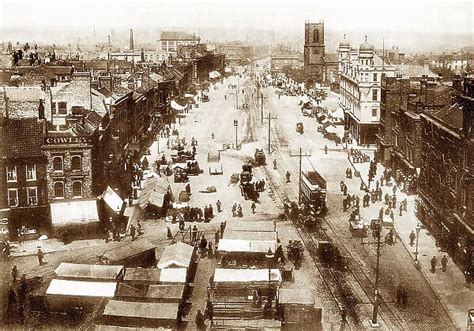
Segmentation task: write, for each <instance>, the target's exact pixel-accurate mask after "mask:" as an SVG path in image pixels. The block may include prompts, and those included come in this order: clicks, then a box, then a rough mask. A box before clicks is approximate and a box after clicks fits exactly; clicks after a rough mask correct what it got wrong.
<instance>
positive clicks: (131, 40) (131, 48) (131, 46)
mask: <svg viewBox="0 0 474 331" xmlns="http://www.w3.org/2000/svg"><path fill="white" fill-rule="evenodd" d="M133 49H134V47H133V29H130V50H131V51H133Z"/></svg>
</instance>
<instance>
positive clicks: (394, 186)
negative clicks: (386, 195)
mask: <svg viewBox="0 0 474 331" xmlns="http://www.w3.org/2000/svg"><path fill="white" fill-rule="evenodd" d="M392 192H393V194H395V193H397V185H395V184H394V185H393V189H392Z"/></svg>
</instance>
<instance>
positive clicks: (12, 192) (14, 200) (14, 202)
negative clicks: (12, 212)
mask: <svg viewBox="0 0 474 331" xmlns="http://www.w3.org/2000/svg"><path fill="white" fill-rule="evenodd" d="M8 205H9V206H10V207H16V206H18V189H16V188H9V189H8Z"/></svg>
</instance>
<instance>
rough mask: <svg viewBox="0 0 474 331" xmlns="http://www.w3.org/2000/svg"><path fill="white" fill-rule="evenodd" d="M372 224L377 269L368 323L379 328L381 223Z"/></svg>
mask: <svg viewBox="0 0 474 331" xmlns="http://www.w3.org/2000/svg"><path fill="white" fill-rule="evenodd" d="M374 223H375V224H374V225H373V230H372V231H374V232H375V235H376V236H377V267H376V268H375V290H374V294H375V298H374V310H373V312H372V320H371V321H370V322H371V325H372V326H374V327H377V326H379V323H378V321H377V315H378V308H379V273H380V236H381V232H382V221H381V220H377V222H374Z"/></svg>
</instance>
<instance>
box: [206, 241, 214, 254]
mask: <svg viewBox="0 0 474 331" xmlns="http://www.w3.org/2000/svg"><path fill="white" fill-rule="evenodd" d="M212 247H213V246H212V241H209V243H208V244H207V257H208V258H212V256H213V250H212Z"/></svg>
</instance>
